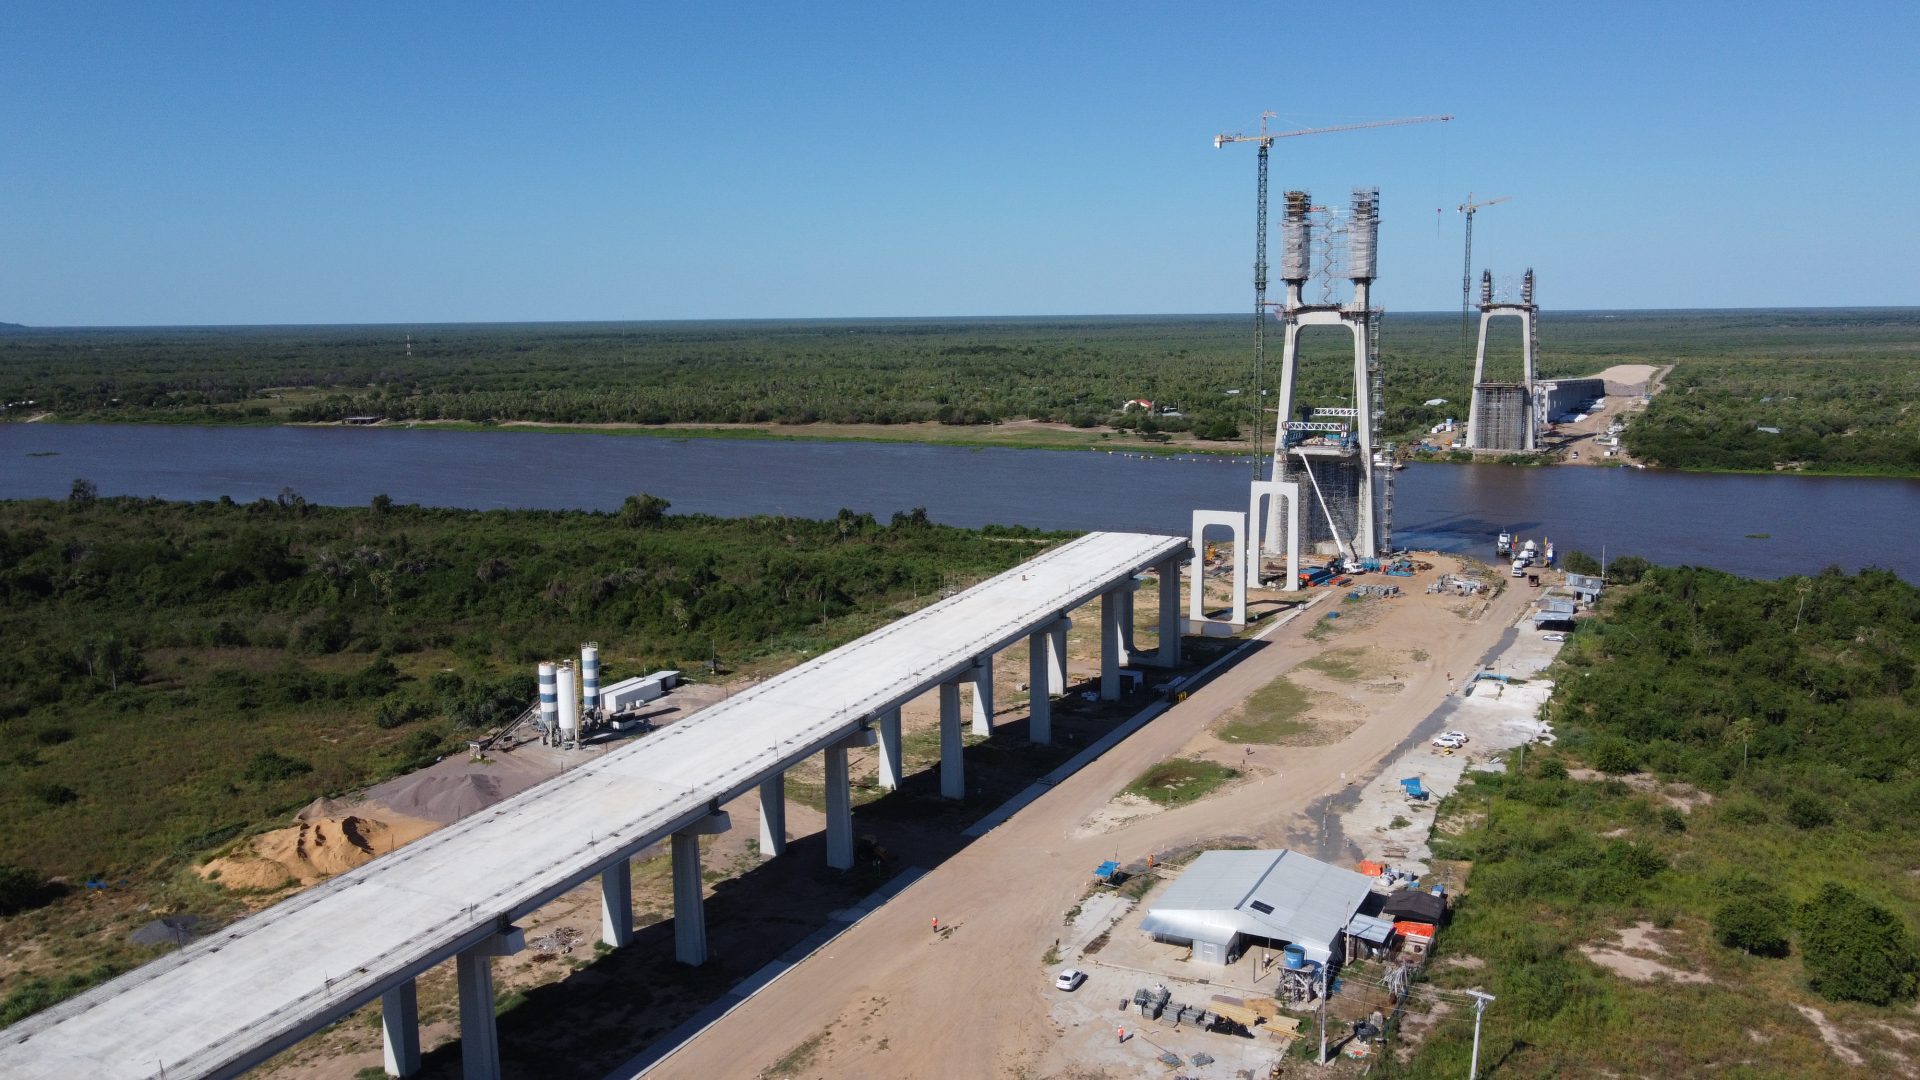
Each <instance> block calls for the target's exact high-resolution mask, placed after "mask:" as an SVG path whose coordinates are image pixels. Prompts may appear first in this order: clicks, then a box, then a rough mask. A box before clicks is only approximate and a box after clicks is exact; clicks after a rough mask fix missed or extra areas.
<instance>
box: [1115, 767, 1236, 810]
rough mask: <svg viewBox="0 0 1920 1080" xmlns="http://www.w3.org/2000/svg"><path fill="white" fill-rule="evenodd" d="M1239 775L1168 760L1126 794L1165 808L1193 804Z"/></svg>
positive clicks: (1128, 786)
mask: <svg viewBox="0 0 1920 1080" xmlns="http://www.w3.org/2000/svg"><path fill="white" fill-rule="evenodd" d="M1239 775H1240V770H1238V769H1230V768H1228V767H1227V766H1225V765H1217V764H1215V763H1213V762H1211V761H1197V760H1195V759H1193V758H1169V759H1167V760H1166V761H1163V762H1161V763H1160V764H1158V765H1155V766H1154V767H1153V768H1151V769H1148V770H1147V771H1146V772H1143V773H1141V774H1140V776H1139V778H1138V779H1136V780H1134V782H1133V783H1131V784H1128V785H1127V788H1126V790H1127V791H1128V792H1130V793H1132V794H1134V795H1138V796H1140V797H1142V798H1146V799H1152V800H1153V801H1154V802H1157V803H1161V804H1163V805H1167V806H1174V805H1177V804H1179V803H1184V802H1192V801H1193V800H1195V799H1198V798H1200V797H1201V796H1203V795H1206V794H1207V793H1208V792H1211V791H1212V790H1213V789H1214V788H1217V787H1219V786H1220V785H1221V784H1224V783H1226V782H1227V781H1229V780H1232V779H1234V778H1235V777H1237V776H1239Z"/></svg>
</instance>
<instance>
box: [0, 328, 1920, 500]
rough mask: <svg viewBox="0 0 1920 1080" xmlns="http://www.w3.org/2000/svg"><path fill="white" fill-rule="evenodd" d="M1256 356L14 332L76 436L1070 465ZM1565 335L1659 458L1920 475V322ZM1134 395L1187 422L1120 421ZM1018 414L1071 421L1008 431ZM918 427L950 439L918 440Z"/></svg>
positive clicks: (400, 334) (1645, 449)
mask: <svg viewBox="0 0 1920 1080" xmlns="http://www.w3.org/2000/svg"><path fill="white" fill-rule="evenodd" d="M408 333H411V334H412V337H413V351H412V354H411V355H408V354H407V351H406V345H405V340H406V336H407V334H408ZM1251 338H1252V335H1251V333H1250V327H1249V326H1248V325H1247V320H1246V318H1245V317H1244V316H1238V315H1233V316H1228V315H1219V316H1171V317H1170V316H1154V317H1112V318H1084V319H1033V318H1005V319H946V320H893V319H869V320H816V321H788V322H774V321H768V322H680V323H572V324H523V325H511V324H498V325H437V326H423V327H415V328H407V327H235V328H211V329H209V328H195V329H184V328H183V329H151V328H147V329H110V330H32V329H27V330H19V331H13V332H9V333H7V334H5V335H0V401H33V402H34V404H33V405H32V406H22V407H21V409H19V410H7V411H15V412H23V413H27V414H37V413H41V412H51V413H53V414H54V415H55V416H56V417H57V418H59V419H63V420H137V421H159V422H174V423H280V422H286V421H334V420H340V419H343V418H345V417H349V416H379V417H385V418H388V419H390V420H396V421H407V420H412V421H435V422H445V423H450V424H454V425H464V426H489V425H493V424H497V423H502V422H509V421H511V422H518V423H529V424H547V425H560V424H611V425H623V424H624V425H642V426H643V427H642V428H641V430H644V429H645V428H646V427H653V428H656V429H657V428H658V426H659V425H663V424H670V423H672V424H691V425H708V427H706V428H691V429H689V428H679V429H672V431H671V433H672V434H674V435H676V436H682V437H687V436H703V435H705V436H711V435H716V434H724V435H727V436H729V437H747V436H753V435H759V436H760V437H766V433H765V432H763V431H742V430H740V429H733V430H724V429H717V428H714V427H712V426H711V425H722V424H742V423H744V424H765V425H778V426H779V427H780V429H781V430H783V431H790V432H796V433H817V434H824V435H827V436H830V437H842V438H846V437H851V438H882V439H884V438H905V439H914V440H926V441H943V442H948V441H957V442H995V443H1003V444H1011V445H1024V446H1045V447H1063V448H1064V447H1075V446H1089V445H1098V444H1099V443H1100V441H1101V438H1102V436H1103V434H1108V433H1113V432H1125V433H1127V434H1128V435H1129V437H1130V438H1131V437H1132V436H1142V437H1145V438H1146V439H1148V440H1149V441H1152V440H1162V439H1165V438H1166V437H1167V436H1168V435H1169V434H1182V435H1186V436H1190V437H1192V438H1196V439H1200V440H1203V441H1206V440H1213V441H1225V440H1233V439H1237V438H1239V437H1240V436H1241V434H1242V433H1243V432H1246V431H1251V430H1252V428H1253V412H1252V410H1253V407H1254V397H1253V395H1250V394H1246V393H1238V394H1235V393H1230V391H1244V390H1245V389H1247V381H1248V379H1249V378H1250V373H1249V368H1250V361H1251V356H1252V340H1251ZM1543 338H1544V341H1543V348H1544V356H1543V358H1542V360H1541V374H1542V375H1544V376H1547V377H1556V376H1568V375H1587V374H1592V373H1594V372H1596V371H1599V370H1601V369H1603V368H1606V367H1609V366H1612V365H1616V364H1638V363H1644V364H1652V365H1658V366H1665V365H1669V364H1671V365H1674V370H1673V373H1672V375H1671V376H1670V377H1669V379H1668V386H1669V390H1668V392H1666V393H1663V394H1661V395H1659V396H1658V397H1656V398H1655V399H1654V401H1653V404H1652V406H1651V407H1650V408H1649V409H1648V411H1647V412H1646V413H1645V414H1644V415H1643V416H1640V417H1638V418H1636V419H1635V420H1634V422H1633V423H1632V425H1630V426H1629V427H1628V429H1627V433H1626V439H1627V446H1628V448H1629V449H1630V450H1631V451H1632V453H1633V454H1634V455H1635V456H1637V457H1639V458H1641V459H1642V460H1646V461H1651V462H1654V463H1657V464H1661V465H1666V466H1670V467H1675V468H1691V469H1741V470H1771V469H1774V468H1779V467H1793V468H1800V469H1804V470H1807V471H1814V472H1841V473H1887V474H1897V475H1914V474H1916V473H1920V413H1915V412H1912V411H1910V410H1907V409H1905V408H1904V405H1905V403H1906V402H1907V401H1910V400H1912V399H1914V398H1915V397H1916V396H1920V395H1917V394H1916V391H1920V374H1917V373H1916V368H1915V366H1914V364H1913V360H1914V359H1915V356H1916V352H1920V314H1916V313H1915V312H1914V311H1912V310H1909V309H1897V310H1896V309H1867V310H1858V311H1845V310H1831V311H1733V312H1682V313H1672V312H1629V313H1622V314H1617V315H1614V314H1597V313H1577V312H1566V313H1553V314H1550V315H1549V316H1548V317H1547V321H1546V323H1545V326H1544V328H1543ZM1519 345H1520V343H1519V341H1518V337H1517V335H1514V336H1512V337H1511V338H1509V337H1505V336H1497V337H1496V338H1495V339H1494V341H1493V342H1492V343H1491V345H1490V348H1489V353H1488V364H1489V377H1492V378H1501V377H1504V376H1505V375H1506V374H1508V373H1511V372H1516V371H1517V370H1518V366H1519V351H1520V350H1519ZM1470 348H1471V346H1470V344H1469V343H1467V342H1465V341H1463V340H1462V339H1461V337H1460V332H1459V323H1458V322H1457V320H1456V319H1455V318H1454V317H1452V316H1449V315H1438V314H1435V315H1402V314H1394V315H1391V316H1389V317H1388V318H1387V321H1386V323H1385V329H1384V332H1383V338H1382V345H1381V351H1382V356H1383V361H1384V364H1385V369H1386V371H1387V381H1386V401H1385V409H1386V415H1385V419H1384V423H1383V432H1382V433H1383V435H1384V436H1387V437H1391V438H1394V439H1396V440H1398V441H1401V442H1403V443H1407V444H1409V445H1414V446H1417V444H1418V443H1419V441H1420V439H1421V438H1422V437H1423V435H1424V433H1425V432H1426V431H1427V430H1428V429H1429V428H1431V427H1432V426H1433V425H1435V424H1437V423H1439V422H1440V421H1441V420H1443V419H1446V418H1447V417H1449V416H1451V417H1455V418H1459V417H1461V416H1463V415H1464V412H1465V410H1464V403H1465V402H1466V401H1467V400H1468V396H1469V395H1468V391H1469V387H1468V385H1467V383H1468V381H1469V379H1470V378H1471V368H1472V365H1471V363H1470V360H1469V359H1468V351H1469V349H1470ZM1303 358H1304V360H1303V365H1302V369H1301V382H1300V391H1301V395H1302V400H1303V401H1305V402H1308V403H1315V404H1320V405H1335V406H1340V405H1350V404H1351V402H1349V401H1347V400H1346V397H1347V393H1348V391H1347V389H1346V386H1345V382H1346V380H1347V378H1348V373H1347V368H1346V364H1347V362H1348V361H1347V358H1346V357H1345V354H1344V352H1343V346H1342V343H1341V342H1340V340H1339V338H1338V336H1337V335H1335V334H1332V333H1326V334H1320V333H1309V334H1308V335H1306V337H1305V338H1304V339H1303ZM1135 398H1144V399H1148V400H1151V401H1154V402H1155V403H1156V405H1157V406H1159V407H1172V408H1174V409H1176V410H1177V412H1178V414H1179V415H1165V414H1162V413H1160V412H1158V411H1156V413H1155V414H1153V415H1148V414H1146V413H1145V412H1143V411H1142V410H1139V409H1133V410H1127V409H1123V408H1122V405H1123V403H1124V402H1126V401H1128V400H1130V399H1135ZM1436 399H1444V403H1443V404H1440V405H1427V404H1424V403H1425V402H1427V401H1430V400H1436ZM1021 419H1031V420H1039V421H1047V422H1051V423H1053V424H1056V425H1059V426H1057V427H1053V428H1032V427H1026V428H1014V429H996V427H995V425H1000V424H1003V423H1004V422H1007V421H1012V420H1021ZM913 423H923V424H931V425H938V426H939V430H937V431H934V430H929V429H925V428H922V429H906V428H900V427H899V426H900V425H903V424H913ZM845 425H861V427H859V428H857V429H855V428H849V427H845ZM1763 428H1778V429H1779V431H1780V433H1779V434H1778V435H1775V434H1771V433H1769V432H1766V431H1763V430H1761V429H1763ZM1130 445H1136V446H1137V445H1140V443H1139V442H1137V441H1133V442H1131V443H1130ZM1440 456H1441V457H1444V458H1445V459H1447V460H1470V456H1469V455H1466V454H1456V455H1440Z"/></svg>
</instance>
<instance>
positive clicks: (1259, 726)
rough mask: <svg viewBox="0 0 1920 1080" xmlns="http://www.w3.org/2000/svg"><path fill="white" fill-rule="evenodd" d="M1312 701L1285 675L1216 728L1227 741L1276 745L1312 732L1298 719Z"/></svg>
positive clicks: (1271, 683) (1262, 689) (1256, 693)
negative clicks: (1235, 716)
mask: <svg viewBox="0 0 1920 1080" xmlns="http://www.w3.org/2000/svg"><path fill="white" fill-rule="evenodd" d="M1311 704H1312V698H1311V697H1310V696H1309V695H1308V693H1307V691H1306V689H1305V688H1303V687H1302V686H1300V685H1299V684H1298V683H1296V682H1294V681H1293V680H1291V679H1289V678H1287V677H1286V676H1285V675H1282V676H1280V677H1279V678H1277V679H1275V680H1273V681H1272V682H1270V683H1268V684H1267V685H1265V686H1263V687H1261V688H1260V689H1259V690H1257V691H1255V692H1254V694H1253V696H1252V697H1249V698H1248V699H1247V700H1246V703H1245V704H1244V705H1242V706H1241V711H1240V715H1239V716H1238V717H1237V718H1235V719H1233V720H1230V721H1228V722H1227V723H1225V724H1222V725H1221V726H1220V731H1219V735H1220V738H1222V739H1225V740H1227V741H1228V742H1243V743H1265V744H1276V743H1279V742H1281V741H1283V740H1286V739H1291V738H1294V737H1296V736H1299V735H1302V734H1305V733H1306V732H1308V731H1310V730H1312V729H1311V728H1310V727H1309V726H1308V725H1307V724H1306V723H1305V722H1303V721H1301V720H1300V719H1299V716H1300V714H1301V713H1304V712H1306V711H1307V707H1308V706H1309V705H1311Z"/></svg>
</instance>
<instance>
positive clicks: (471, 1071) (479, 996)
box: [416, 927, 527, 1080]
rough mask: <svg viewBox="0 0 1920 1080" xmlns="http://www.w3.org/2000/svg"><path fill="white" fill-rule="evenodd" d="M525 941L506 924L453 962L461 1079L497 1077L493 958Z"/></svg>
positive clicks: (522, 945) (493, 1079)
mask: <svg viewBox="0 0 1920 1080" xmlns="http://www.w3.org/2000/svg"><path fill="white" fill-rule="evenodd" d="M526 944H527V938H526V935H525V934H524V933H522V932H521V930H520V928H519V927H508V928H506V929H505V930H502V931H501V932H500V933H497V934H494V935H493V936H492V937H489V938H487V939H486V940H484V941H482V942H481V943H480V944H478V945H475V946H474V947H472V948H470V949H468V950H466V951H465V952H462V953H461V954H460V955H459V957H458V958H457V959H456V960H455V962H454V968H455V981H456V983H457V985H458V986H459V989H460V1075H461V1076H462V1077H463V1078H464V1080H500V1031H499V1028H498V1027H497V1026H495V1024H494V1019H493V958H494V957H496V956H512V955H513V954H515V953H517V952H519V951H520V950H521V949H524V948H526ZM416 1030H417V1029H416Z"/></svg>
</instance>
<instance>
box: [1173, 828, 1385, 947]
mask: <svg viewBox="0 0 1920 1080" xmlns="http://www.w3.org/2000/svg"><path fill="white" fill-rule="evenodd" d="M1371 885H1372V881H1371V880H1370V879H1368V878H1366V877H1363V876H1361V875H1360V874H1356V873H1354V872H1353V871H1351V870H1342V869H1341V868H1339V867H1337V866H1330V865H1328V864H1326V863H1323V862H1321V861H1320V860H1318V859H1313V858H1309V857H1308V856H1305V855H1302V854H1300V853H1299V852H1297V851H1209V852H1205V853H1204V854H1202V855H1201V856H1200V857H1199V858H1197V859H1195V860H1194V861H1193V862H1192V864H1191V865H1189V866H1188V867H1187V869H1186V872H1185V873H1183V874H1181V875H1180V879H1179V880H1178V881H1176V882H1174V883H1173V884H1172V885H1171V886H1169V887H1168V888H1167V891H1166V893H1165V894H1164V895H1163V896H1162V897H1161V898H1160V901H1159V902H1158V903H1156V904H1155V905H1154V906H1153V909H1152V910H1151V911H1149V912H1148V913H1147V917H1146V918H1145V919H1144V920H1142V921H1141V924H1140V926H1141V929H1143V930H1146V931H1147V932H1148V933H1153V934H1161V935H1164V936H1167V937H1184V938H1191V939H1193V940H1197V941H1210V942H1216V943H1219V944H1223V945H1224V944H1226V943H1228V942H1229V941H1231V940H1232V937H1233V935H1234V934H1236V933H1239V934H1248V935H1252V936H1254V937H1263V938H1274V939H1277V940H1280V941H1290V942H1293V943H1294V944H1297V945H1301V946H1304V947H1305V948H1306V949H1307V952H1308V954H1309V955H1310V956H1314V958H1315V959H1317V960H1322V961H1324V960H1325V959H1326V958H1327V953H1328V951H1329V950H1330V949H1331V947H1332V945H1333V942H1334V940H1335V939H1336V938H1337V937H1338V936H1339V935H1340V934H1341V933H1342V932H1343V931H1344V930H1345V929H1346V927H1347V924H1348V922H1349V921H1350V920H1351V919H1352V918H1353V916H1354V913H1355V912H1357V911H1358V910H1359V909H1360V904H1361V902H1362V901H1363V900H1365V899H1366V896H1367V892H1368V888H1369V886H1371ZM1315 954H1317V955H1315Z"/></svg>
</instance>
